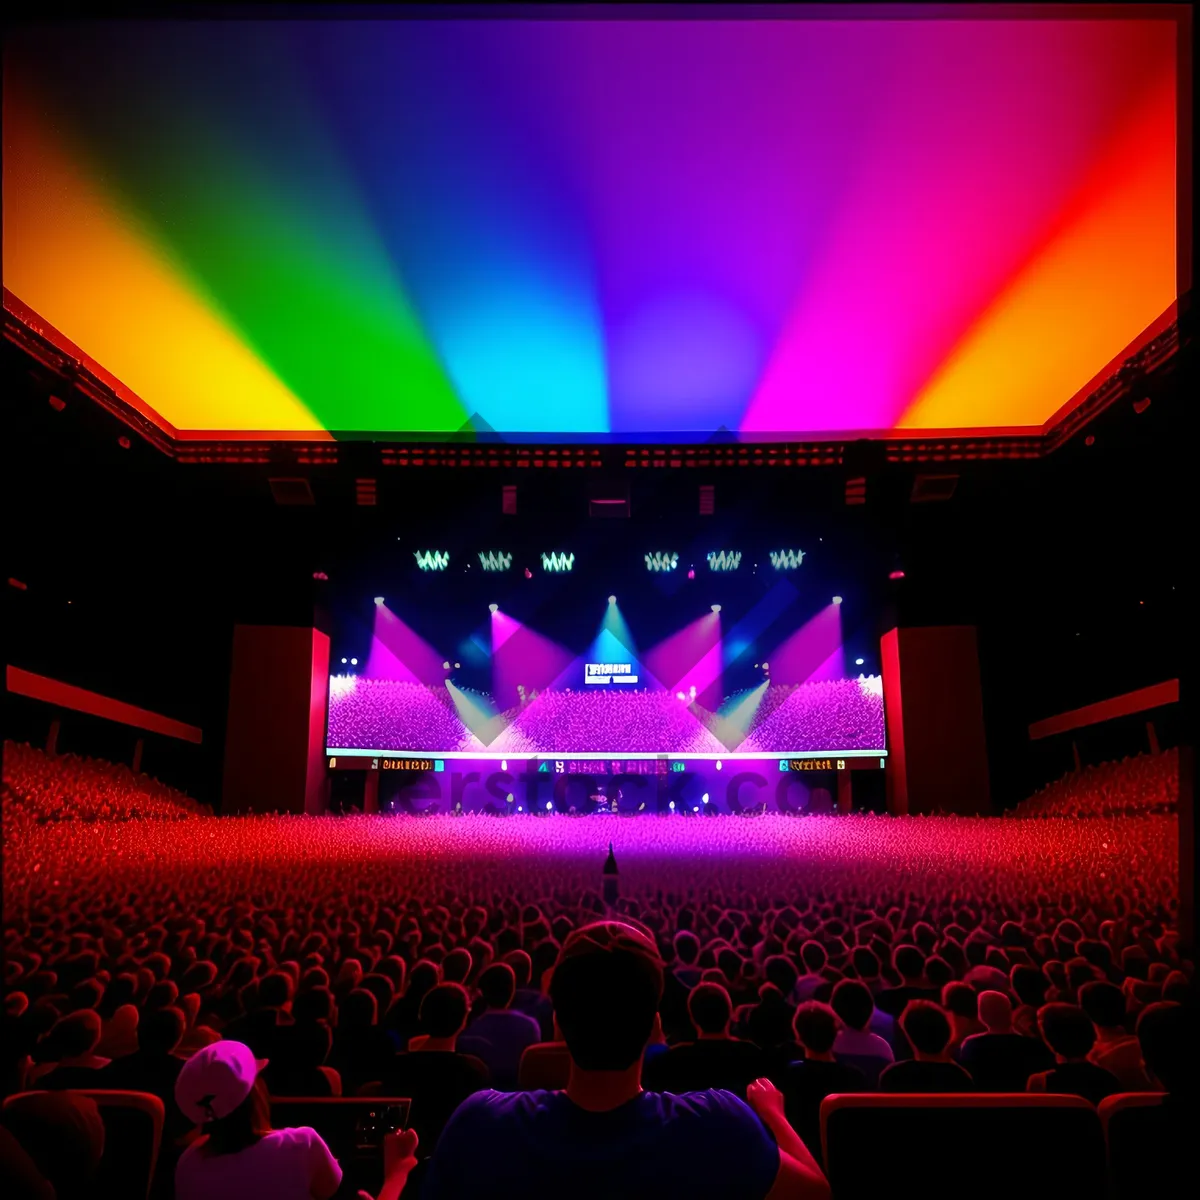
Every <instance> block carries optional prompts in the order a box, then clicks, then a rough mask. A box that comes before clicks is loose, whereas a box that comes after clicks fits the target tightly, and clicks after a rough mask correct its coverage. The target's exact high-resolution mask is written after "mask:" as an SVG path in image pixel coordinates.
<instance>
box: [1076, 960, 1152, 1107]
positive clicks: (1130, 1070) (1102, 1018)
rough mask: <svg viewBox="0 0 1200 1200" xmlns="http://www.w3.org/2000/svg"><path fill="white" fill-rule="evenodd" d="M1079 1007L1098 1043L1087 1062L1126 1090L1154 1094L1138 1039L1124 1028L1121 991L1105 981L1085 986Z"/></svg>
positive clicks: (1081, 993)
mask: <svg viewBox="0 0 1200 1200" xmlns="http://www.w3.org/2000/svg"><path fill="white" fill-rule="evenodd" d="M1079 1007H1080V1008H1082V1009H1083V1011H1084V1012H1085V1013H1086V1014H1087V1017H1088V1020H1089V1021H1091V1023H1092V1028H1093V1029H1095V1031H1096V1044H1095V1045H1094V1046H1093V1047H1092V1049H1091V1051H1090V1053H1089V1054H1088V1061H1089V1062H1091V1063H1095V1065H1096V1066H1098V1067H1102V1068H1103V1069H1104V1070H1105V1071H1109V1072H1111V1073H1112V1074H1113V1075H1115V1076H1116V1077H1117V1079H1118V1081H1119V1082H1120V1084H1121V1088H1122V1090H1123V1091H1126V1092H1150V1091H1155V1090H1156V1089H1155V1088H1154V1087H1153V1086H1152V1085H1151V1083H1150V1078H1149V1076H1148V1075H1147V1074H1146V1068H1145V1067H1144V1066H1143V1065H1142V1048H1141V1046H1140V1045H1139V1044H1138V1040H1137V1037H1136V1036H1135V1035H1134V1034H1132V1033H1130V1032H1129V1030H1128V1029H1126V1028H1125V996H1124V995H1123V994H1122V992H1121V989H1120V988H1119V987H1117V986H1116V985H1115V984H1111V983H1108V982H1105V981H1103V980H1094V981H1093V982H1091V983H1085V984H1084V985H1083V987H1081V988H1080V989H1079Z"/></svg>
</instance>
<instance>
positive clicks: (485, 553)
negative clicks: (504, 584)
mask: <svg viewBox="0 0 1200 1200" xmlns="http://www.w3.org/2000/svg"><path fill="white" fill-rule="evenodd" d="M512 561H513V556H512V555H511V554H505V553H504V551H503V550H480V551H479V565H480V566H481V567H482V568H483V569H484V570H485V571H507V570H508V569H509V567H511V566H512Z"/></svg>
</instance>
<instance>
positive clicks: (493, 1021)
mask: <svg viewBox="0 0 1200 1200" xmlns="http://www.w3.org/2000/svg"><path fill="white" fill-rule="evenodd" d="M515 991H516V976H515V974H514V973H513V969H512V967H510V966H509V965H508V963H503V962H501V963H493V964H492V965H491V966H490V967H488V969H487V970H486V971H484V972H483V974H482V975H480V976H479V993H480V995H481V997H482V998H483V1003H484V1006H485V1007H484V1010H483V1012H482V1013H481V1014H480V1015H479V1016H478V1017H476V1018H475V1019H474V1020H473V1021H472V1022H471V1023H470V1024H469V1025H468V1026H467V1028H466V1030H465V1031H464V1032H463V1034H462V1036H461V1037H460V1038H459V1049H460V1050H461V1051H462V1052H463V1053H464V1054H474V1055H475V1057H476V1058H478V1059H479V1060H480V1061H481V1062H483V1063H484V1065H485V1066H486V1067H487V1069H488V1071H489V1073H490V1075H491V1081H492V1086H493V1087H494V1088H496V1089H498V1090H499V1091H514V1090H515V1089H516V1086H517V1069H518V1068H519V1067H520V1065H521V1055H522V1054H523V1053H524V1051H525V1048H526V1047H527V1046H532V1045H533V1044H534V1043H535V1042H540V1041H541V1040H542V1032H541V1027H540V1026H539V1025H538V1023H537V1021H535V1020H534V1019H533V1018H532V1017H530V1016H528V1015H526V1014H525V1013H523V1012H517V1011H516V1010H515V1009H512V1008H510V1007H509V1005H510V1004H511V1003H512V999H513V994H514V992H515Z"/></svg>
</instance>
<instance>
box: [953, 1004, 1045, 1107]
mask: <svg viewBox="0 0 1200 1200" xmlns="http://www.w3.org/2000/svg"><path fill="white" fill-rule="evenodd" d="M979 1017H980V1020H982V1021H983V1024H984V1027H985V1029H986V1032H984V1033H977V1034H974V1035H973V1036H971V1037H969V1038H967V1039H966V1041H964V1042H963V1044H962V1046H961V1047H960V1048H959V1052H958V1061H959V1062H960V1063H961V1064H962V1065H963V1066H964V1067H965V1068H966V1069H967V1070H968V1071H969V1072H970V1073H971V1078H972V1079H973V1080H974V1081H975V1087H976V1090H978V1091H981V1092H1023V1091H1025V1089H1026V1085H1027V1084H1028V1083H1029V1077H1030V1076H1031V1075H1035V1074H1037V1073H1038V1072H1039V1071H1047V1070H1049V1069H1050V1067H1052V1066H1053V1065H1054V1055H1053V1054H1051V1053H1050V1051H1049V1050H1048V1049H1046V1045H1045V1043H1044V1042H1042V1041H1041V1040H1040V1039H1038V1038H1030V1037H1022V1036H1021V1035H1020V1034H1019V1033H1016V1032H1015V1031H1014V1030H1013V1010H1012V1001H1011V1000H1009V998H1008V997H1007V996H1006V995H1005V994H1004V993H1003V992H983V993H982V994H981V995H980V997H979Z"/></svg>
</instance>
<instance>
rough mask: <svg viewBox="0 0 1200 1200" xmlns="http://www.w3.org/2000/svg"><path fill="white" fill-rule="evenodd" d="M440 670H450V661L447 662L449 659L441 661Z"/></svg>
mask: <svg viewBox="0 0 1200 1200" xmlns="http://www.w3.org/2000/svg"><path fill="white" fill-rule="evenodd" d="M442 670H443V671H448V670H450V663H449V660H447V661H446V662H444V663H442Z"/></svg>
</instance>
